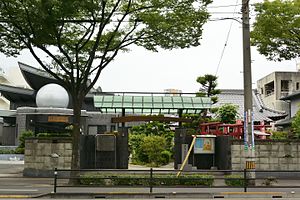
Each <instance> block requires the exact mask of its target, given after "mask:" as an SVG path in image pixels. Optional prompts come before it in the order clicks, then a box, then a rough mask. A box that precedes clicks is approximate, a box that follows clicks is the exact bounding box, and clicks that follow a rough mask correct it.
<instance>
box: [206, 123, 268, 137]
mask: <svg viewBox="0 0 300 200" xmlns="http://www.w3.org/2000/svg"><path fill="white" fill-rule="evenodd" d="M267 127H271V126H270V125H265V124H264V123H263V122H262V123H261V124H260V125H254V130H257V131H260V132H263V133H265V131H266V128H267ZM200 135H216V136H220V135H230V136H233V137H234V138H237V139H242V138H243V135H244V124H243V121H240V120H239V121H237V123H236V124H223V123H222V122H208V123H202V124H200ZM261 139H266V136H264V137H263V138H261Z"/></svg>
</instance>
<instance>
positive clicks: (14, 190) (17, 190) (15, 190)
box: [0, 189, 38, 192]
mask: <svg viewBox="0 0 300 200" xmlns="http://www.w3.org/2000/svg"><path fill="white" fill-rule="evenodd" d="M37 191H38V190H27V189H0V192H37Z"/></svg>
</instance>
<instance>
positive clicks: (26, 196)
mask: <svg viewBox="0 0 300 200" xmlns="http://www.w3.org/2000/svg"><path fill="white" fill-rule="evenodd" d="M29 198H34V197H33V196H30V195H0V199H29Z"/></svg>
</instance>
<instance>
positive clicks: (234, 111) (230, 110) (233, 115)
mask: <svg viewBox="0 0 300 200" xmlns="http://www.w3.org/2000/svg"><path fill="white" fill-rule="evenodd" d="M216 114H217V117H218V118H219V119H220V121H221V122H223V123H226V124H234V123H235V121H236V119H237V117H238V107H237V106H236V105H233V104H224V105H222V106H221V107H219V108H218V111H217V113H216Z"/></svg>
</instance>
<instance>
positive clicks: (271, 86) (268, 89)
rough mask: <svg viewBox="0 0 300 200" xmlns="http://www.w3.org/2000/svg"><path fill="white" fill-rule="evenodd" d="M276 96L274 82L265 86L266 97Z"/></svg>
mask: <svg viewBox="0 0 300 200" xmlns="http://www.w3.org/2000/svg"><path fill="white" fill-rule="evenodd" d="M273 94H274V81H272V82H270V83H267V84H266V85H265V96H266V97H267V96H270V95H273Z"/></svg>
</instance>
